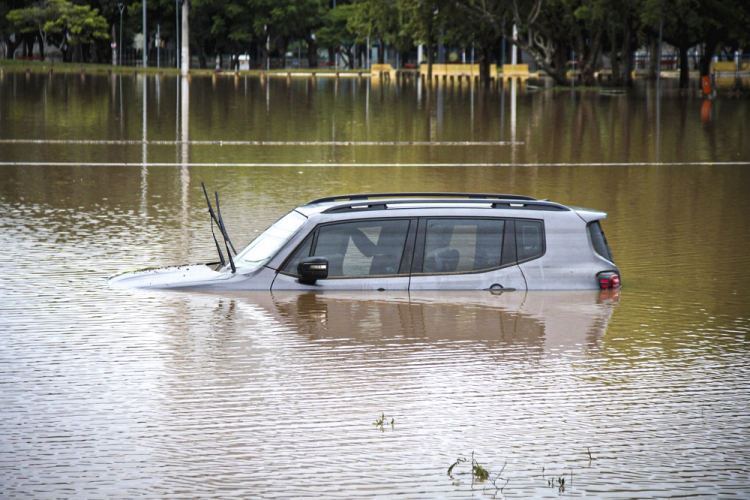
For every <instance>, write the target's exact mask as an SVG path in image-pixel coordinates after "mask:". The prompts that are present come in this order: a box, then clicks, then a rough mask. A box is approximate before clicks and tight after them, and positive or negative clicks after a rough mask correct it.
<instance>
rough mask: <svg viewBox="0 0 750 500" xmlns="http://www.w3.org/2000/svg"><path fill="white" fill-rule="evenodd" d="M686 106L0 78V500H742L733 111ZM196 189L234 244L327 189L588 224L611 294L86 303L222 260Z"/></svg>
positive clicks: (356, 85) (328, 84)
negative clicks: (575, 209) (116, 276)
mask: <svg viewBox="0 0 750 500" xmlns="http://www.w3.org/2000/svg"><path fill="white" fill-rule="evenodd" d="M144 91H145V99H144ZM657 97H658V98H657ZM144 103H145V104H144ZM708 106H709V105H706V104H705V103H704V102H703V101H702V100H701V99H699V98H698V97H697V96H695V95H693V94H689V95H681V94H680V93H679V92H678V91H677V90H672V89H671V87H670V86H669V82H667V84H666V86H665V89H664V90H663V92H661V93H660V95H659V96H657V95H656V93H655V91H654V90H653V89H648V88H645V87H642V88H637V89H635V90H633V91H631V92H628V93H627V94H625V95H613V94H608V93H600V92H586V93H581V92H576V93H571V92H569V91H556V92H552V91H548V90H535V89H533V88H518V89H515V90H508V91H505V92H498V91H483V90H478V89H476V88H473V87H470V86H467V85H466V84H463V85H461V86H459V85H457V84H454V85H450V84H449V85H447V86H440V87H438V88H437V89H433V90H432V91H431V92H427V91H426V90H425V89H421V90H420V89H418V87H417V86H416V85H414V84H407V85H402V86H397V85H395V84H390V85H380V84H378V83H377V82H372V83H370V82H369V81H368V80H359V79H351V80H348V79H342V80H340V81H339V82H336V81H335V80H324V79H318V80H317V81H313V80H305V79H299V80H298V79H293V80H290V81H287V80H286V79H284V78H281V79H271V80H268V81H267V82H261V81H260V80H259V79H251V78H248V79H244V78H242V79H234V78H232V77H219V78H218V79H216V80H212V79H211V78H193V80H192V82H191V83H190V84H189V85H187V84H185V85H183V84H181V83H180V81H179V80H177V79H171V78H164V79H156V78H149V79H146V80H143V79H140V78H138V79H135V78H114V79H111V78H107V77H92V76H86V77H83V78H82V77H81V76H80V75H69V76H66V75H55V76H52V77H50V76H47V75H41V76H40V75H28V76H27V75H26V74H24V73H17V74H15V73H0V248H1V249H2V250H1V251H0V394H2V404H0V484H2V490H1V491H2V494H0V496H3V497H8V498H32V497H35V498H51V497H55V498H58V497H68V498H70V497H75V498H93V497H97V498H99V497H112V498H132V497H136V496H140V497H147V498H167V497H168V498H301V497H314V498H363V497H383V498H392V497H403V498H470V497H471V498H474V497H480V498H484V497H487V498H489V497H493V496H495V497H498V498H502V497H516V498H528V497H536V498H558V497H560V496H571V497H582V496H587V497H595V498H648V497H652V498H667V497H683V496H698V497H717V496H718V497H725V498H726V497H737V498H744V497H747V496H748V495H750V451H748V450H750V446H749V445H750V439H749V438H748V429H750V371H749V370H748V357H749V355H750V305H749V304H750V290H749V288H748V286H747V283H748V282H749V281H750V251H749V250H748V247H747V239H748V234H750V233H748V227H749V223H750V220H749V219H750V216H749V215H748V214H750V197H748V196H747V194H746V191H747V186H748V185H750V102H749V101H748V100H747V99H744V100H743V99H733V98H720V99H718V100H716V101H714V102H713V103H710V108H709V107H708ZM144 117H145V119H144ZM217 141H221V142H217ZM269 142H270V143H269ZM201 180H203V181H206V183H207V185H208V186H209V188H211V189H218V190H219V191H220V193H221V195H222V212H223V213H224V217H225V219H226V221H227V225H228V228H229V231H230V234H231V235H232V238H233V240H234V241H235V242H236V243H237V242H242V243H246V242H248V241H250V240H251V239H252V238H253V236H254V234H255V233H256V232H257V231H260V230H262V229H264V228H265V227H266V226H267V225H268V224H269V223H271V222H273V221H274V220H276V219H277V218H278V217H279V216H280V215H281V214H283V213H285V212H286V211H288V210H289V209H291V208H292V207H294V206H295V205H298V204H300V203H303V202H305V201H307V200H309V199H312V198H314V197H318V196H321V195H326V194H341V193H347V192H362V191H405V190H425V191H428V190H429V191H437V190H450V191H480V192H513V193H519V194H528V195H532V196H537V197H540V198H550V199H552V200H554V201H558V202H561V203H566V204H573V205H578V206H587V207H592V208H597V209H601V210H605V211H607V212H608V213H609V215H610V219H609V220H607V221H606V223H605V225H604V227H605V230H606V232H607V236H608V239H609V241H610V244H611V246H612V248H613V251H614V253H615V258H616V260H617V263H618V265H619V266H620V267H621V269H622V270H623V278H624V287H623V289H622V290H621V291H620V292H619V293H616V294H600V293H599V292H591V293H578V292H576V293H571V292H559V293H520V292H519V293H515V292H512V293H505V294H502V295H491V294H489V293H481V292H478V293H468V294H456V293H452V294H445V293H441V294H438V293H419V294H415V293H412V294H411V295H409V294H400V295H399V294H394V295H387V294H374V295H373V294H331V295H314V294H273V295H271V294H258V293H246V294H233V295H227V294H222V295H213V294H200V293H182V294H179V293H160V292H144V291H127V290H116V289H111V288H109V287H107V286H106V284H105V282H104V280H105V278H106V277H107V276H109V275H111V274H113V273H116V272H119V271H123V270H127V269H133V268H138V267H144V266H158V265H166V264H173V263H183V262H195V261H205V260H213V259H214V251H215V250H214V249H213V241H212V240H211V236H210V226H209V223H208V218H207V214H206V211H205V208H204V205H203V203H204V200H203V199H202V192H201V191H200V181H201ZM383 414H384V415H385V417H386V419H385V425H384V426H383V427H382V428H380V427H378V426H375V425H373V423H374V422H375V421H376V420H377V419H379V418H380V417H381V415H383ZM391 419H393V420H394V422H393V425H391V423H390V421H391ZM472 453H473V454H474V459H475V460H477V461H478V462H479V463H480V464H481V465H482V466H483V467H485V468H486V469H488V470H489V471H490V472H491V473H492V475H491V480H489V481H484V482H477V481H474V482H473V481H472V476H471V473H470V470H471V469H470V466H469V463H468V462H467V463H462V464H459V465H458V466H456V467H455V468H454V470H453V471H452V476H448V475H447V474H446V471H447V470H448V467H449V466H450V465H451V464H453V463H454V462H456V460H457V459H458V458H459V457H464V458H467V459H471V456H472ZM498 476H499V477H498ZM560 479H564V480H565V482H564V487H563V488H561V487H560ZM493 480H494V482H493ZM551 481H553V482H554V484H552V483H551ZM500 488H502V489H500Z"/></svg>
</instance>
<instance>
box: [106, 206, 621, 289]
mask: <svg viewBox="0 0 750 500" xmlns="http://www.w3.org/2000/svg"><path fill="white" fill-rule="evenodd" d="M206 199H207V200H208V195H207V194H206ZM216 200H217V213H216V214H214V212H213V208H212V206H211V203H210V201H209V203H208V205H209V212H210V213H211V217H212V221H214V222H215V223H216V225H217V226H218V227H219V233H220V234H221V237H222V239H223V247H224V249H225V251H226V254H227V258H226V259H225V257H224V252H223V251H222V245H221V244H219V241H218V239H216V241H215V242H216V248H217V250H218V254H219V258H220V262H215V263H211V264H206V265H192V266H180V267H172V268H163V269H150V270H142V271H136V272H130V273H123V274H120V275H118V276H114V277H112V278H110V283H112V284H115V285H121V286H130V287H135V288H182V289H199V290H273V291H278V290H299V291H310V290H315V291H328V290H488V289H492V290H590V289H598V288H601V289H616V288H619V287H620V270H619V269H618V268H617V266H616V265H615V263H614V259H613V257H612V252H611V251H610V248H609V246H608V244H607V240H606V238H605V237H604V232H603V230H602V227H601V224H600V221H601V220H602V219H604V218H606V217H607V214H605V213H604V212H599V211H596V210H589V209H584V208H576V207H568V206H565V205H560V204H558V203H553V202H550V201H547V200H537V199H534V198H531V197H529V196H518V195H505V194H478V193H380V194H360V195H345V196H333V197H327V198H320V199H317V200H313V201H311V202H309V203H307V204H305V205H303V206H300V207H297V208H296V209H295V210H292V211H291V212H290V213H288V214H287V215H285V216H284V217H282V218H281V219H279V221H277V222H276V223H275V224H273V225H272V226H271V227H270V228H268V229H267V230H266V231H265V232H263V233H262V234H261V235H260V236H258V237H257V238H256V239H255V240H254V241H253V242H252V243H250V244H249V245H248V246H247V247H246V248H245V249H244V250H242V251H240V252H239V253H236V252H234V247H233V246H232V243H231V241H230V240H229V237H228V236H227V232H226V228H225V226H224V222H223V219H222V218H221V211H220V210H219V207H218V195H217V196H216ZM233 254H236V255H235V256H234V257H233Z"/></svg>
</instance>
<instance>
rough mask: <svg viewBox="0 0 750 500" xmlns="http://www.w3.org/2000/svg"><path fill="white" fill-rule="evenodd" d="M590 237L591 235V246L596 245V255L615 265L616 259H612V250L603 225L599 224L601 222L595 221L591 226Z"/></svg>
mask: <svg viewBox="0 0 750 500" xmlns="http://www.w3.org/2000/svg"><path fill="white" fill-rule="evenodd" d="M589 235H591V244H593V245H594V250H596V253H598V254H599V255H601V256H602V257H604V258H605V259H607V260H608V261H610V262H612V263H614V261H615V259H614V258H613V257H612V250H610V248H609V243H607V237H606V236H604V230H603V229H602V225H601V224H599V221H594V222H592V223H591V224H589Z"/></svg>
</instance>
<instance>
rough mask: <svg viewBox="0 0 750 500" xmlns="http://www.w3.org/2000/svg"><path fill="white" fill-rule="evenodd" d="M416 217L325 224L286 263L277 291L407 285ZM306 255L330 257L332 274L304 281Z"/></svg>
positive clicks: (282, 268)
mask: <svg viewBox="0 0 750 500" xmlns="http://www.w3.org/2000/svg"><path fill="white" fill-rule="evenodd" d="M415 226H416V222H415V221H413V220H412V219H408V218H400V219H399V218H390V219H360V220H350V221H344V222H334V223H327V224H321V225H320V226H318V227H317V228H315V230H313V231H312V232H311V233H310V235H309V236H308V237H307V238H306V239H305V240H304V241H303V242H302V243H301V244H300V246H299V247H298V248H297V249H296V250H295V251H294V252H293V253H292V255H291V257H290V258H289V259H287V261H286V262H285V263H284V265H283V266H282V267H281V270H280V272H279V273H278V275H277V276H276V279H275V280H274V282H273V285H272V287H271V289H272V290H407V289H408V288H409V268H410V265H411V256H412V251H413V244H414V232H415V231H414V227H415ZM307 257H325V258H326V259H327V260H328V278H326V279H319V280H317V281H316V282H315V283H314V284H303V283H300V282H299V274H298V273H297V265H298V264H299V263H300V262H301V261H302V260H303V259H305V258H307Z"/></svg>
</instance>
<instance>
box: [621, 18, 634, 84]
mask: <svg viewBox="0 0 750 500" xmlns="http://www.w3.org/2000/svg"><path fill="white" fill-rule="evenodd" d="M632 35H633V31H632V30H631V29H630V25H626V26H625V37H624V38H623V40H622V50H620V54H621V55H622V66H621V70H622V75H621V81H622V82H623V84H624V85H625V86H627V87H632V86H633V54H632V53H631V51H630V50H631V48H630V43H631V39H632Z"/></svg>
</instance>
